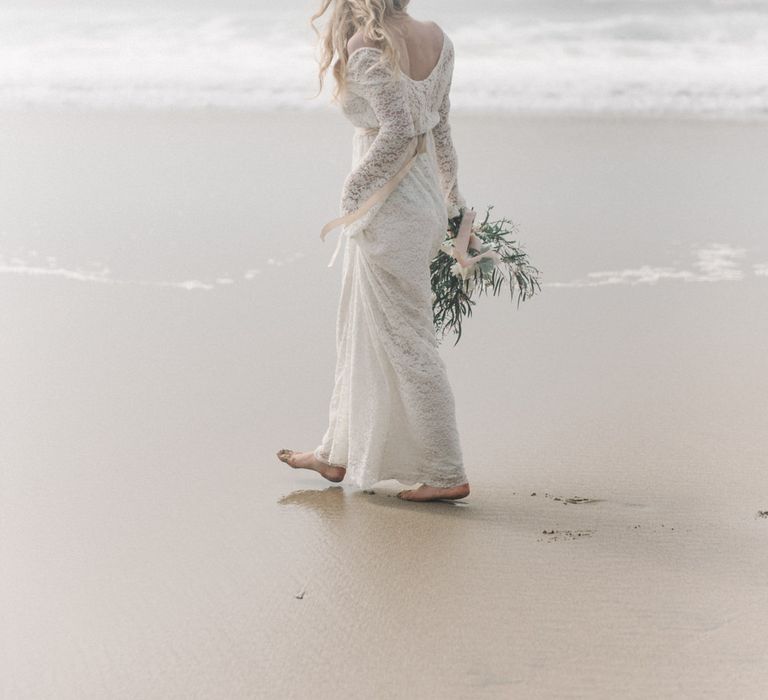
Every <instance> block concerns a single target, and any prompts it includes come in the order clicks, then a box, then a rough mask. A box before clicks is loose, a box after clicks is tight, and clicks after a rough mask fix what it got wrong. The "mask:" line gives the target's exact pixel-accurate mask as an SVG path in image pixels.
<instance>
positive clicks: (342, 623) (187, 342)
mask: <svg viewBox="0 0 768 700" xmlns="http://www.w3.org/2000/svg"><path fill="white" fill-rule="evenodd" d="M0 124H1V125H2V129H0V149H2V156H3V157H2V158H0V212H2V213H1V214H0V216H1V217H2V218H1V219H0V256H2V257H0V314H2V319H3V329H4V331H3V333H2V335H1V336H0V383H1V385H2V387H3V391H2V393H1V394H0V465H2V496H1V497H0V508H1V509H2V513H3V515H2V538H1V539H2V558H3V562H4V570H5V574H6V575H5V576H4V578H3V583H2V601H3V602H2V605H3V611H2V616H3V620H4V625H3V626H4V640H3V641H4V653H3V660H2V664H3V669H2V673H1V674H0V677H1V678H2V681H0V683H2V686H0V687H1V688H2V695H3V697H9V698H54V697H55V698H99V699H101V698H136V697H142V698H169V697H185V698H191V697H194V698H206V699H207V698H253V697H268V698H304V697H308V696H312V697H323V698H325V697H329V698H330V697H376V698H411V697H419V698H421V697H427V698H432V697H434V698H454V697H455V698H467V697H472V698H475V697H477V698H510V697H514V698H554V697H557V698H561V697H574V698H618V697H620V698H648V697H664V698H679V697H691V698H702V697H713V698H734V697H738V698H758V697H761V696H762V694H763V688H764V687H765V684H766V682H768V644H766V641H765V627H766V623H768V584H766V577H765V571H766V569H767V567H768V546H766V544H767V540H768V518H765V517H761V515H760V513H761V512H764V511H766V510H768V476H766V474H767V473H768V472H767V471H766V466H768V465H767V464H766V458H765V455H766V454H768V420H767V419H766V415H768V410H767V409H768V399H766V397H767V396H768V372H766V361H765V347H766V346H768V314H767V313H766V299H767V298H768V276H766V275H764V274H763V273H762V272H761V271H762V270H763V267H762V266H763V265H765V264H766V263H768V245H766V243H765V242H764V234H765V231H766V230H767V229H766V227H767V226H768V205H767V204H766V202H765V200H764V196H763V184H764V179H761V173H764V164H763V158H762V157H761V154H762V153H764V152H765V149H766V146H767V145H768V143H766V142H768V135H766V130H765V127H764V126H760V125H756V124H718V123H714V122H706V123H705V122H667V121H645V122H633V121H609V120H605V121H594V120H579V119H574V120H568V121H563V120H542V121H535V120H514V119H504V118H501V117H480V116H474V117H470V116H461V117H458V116H457V117H456V119H455V126H454V133H455V138H456V143H457V148H458V150H459V158H460V178H461V179H462V180H463V182H465V183H466V185H465V186H464V190H465V193H466V195H467V197H468V199H469V200H470V201H471V202H473V203H475V204H476V205H478V206H482V205H483V204H484V203H485V201H486V200H487V201H488V202H489V203H491V202H493V203H496V211H498V212H499V213H500V214H507V215H510V216H513V217H514V218H516V219H517V220H518V222H519V223H520V225H521V229H522V230H521V237H522V239H523V241H524V242H525V243H526V245H527V248H528V250H529V252H530V254H531V257H532V258H533V259H534V261H535V262H536V263H537V264H538V265H539V266H540V267H541V268H542V270H543V271H544V278H543V279H544V282H545V286H544V291H543V293H542V294H541V295H540V296H539V297H537V298H535V299H533V300H532V301H530V302H526V304H524V305H523V306H522V307H521V308H520V310H518V311H515V310H513V307H512V306H511V305H510V304H509V302H508V301H506V300H503V299H490V300H489V299H485V298H483V299H481V300H480V304H479V306H478V307H477V310H476V311H475V313H474V315H473V317H472V319H471V320H470V321H469V322H468V324H467V326H466V328H465V336H464V338H463V339H462V341H461V342H460V344H459V345H458V346H456V347H453V346H452V343H451V341H449V340H448V341H446V342H444V344H443V346H442V348H441V352H442V353H443V357H444V358H445V361H446V364H447V366H448V370H449V374H450V376H451V378H452V383H453V387H454V392H455V395H456V399H457V414H458V422H459V427H460V430H461V439H462V445H463V447H464V452H465V459H466V463H467V472H468V474H469V477H470V484H471V486H472V493H471V495H470V496H469V498H467V499H466V500H465V501H462V502H456V503H433V504H417V503H406V502H402V501H400V500H398V499H397V498H394V494H395V493H396V491H397V490H398V489H399V488H402V486H401V485H399V484H397V483H396V482H389V481H388V482H382V483H381V484H380V485H379V486H377V487H376V488H375V489H374V492H373V493H366V492H361V491H358V490H356V489H354V488H351V487H348V486H345V485H344V484H342V485H338V486H337V485H331V484H328V483H327V482H324V481H323V480H322V479H321V478H320V477H319V476H317V475H315V474H311V473H309V472H302V471H294V470H291V469H289V468H288V467H287V466H286V465H284V464H282V463H280V462H279V461H278V460H277V458H276V456H275V452H276V451H277V450H278V449H279V448H281V447H290V448H293V449H311V448H312V447H314V446H315V445H316V444H317V441H318V439H319V437H320V436H321V434H322V432H323V430H324V429H325V423H326V420H327V411H328V399H329V396H330V389H331V383H332V380H333V360H334V341H333V338H334V322H335V310H336V303H337V299H338V296H337V295H338V282H339V275H340V261H337V267H335V268H333V269H331V270H329V269H328V268H326V264H327V262H328V260H329V259H330V255H331V253H332V244H333V243H335V240H333V242H332V243H330V242H329V243H326V244H322V243H321V242H320V240H319V227H320V225H322V223H323V222H325V221H326V220H328V219H329V218H332V216H333V215H334V214H335V207H336V203H337V200H338V188H339V186H340V183H341V181H342V179H343V177H344V174H345V173H346V169H347V167H348V165H349V160H350V158H351V144H350V130H349V127H348V126H347V125H346V124H344V122H343V121H342V120H341V118H340V117H338V116H336V115H322V116H318V117H315V118H314V119H312V118H310V117H308V116H306V115H296V114H283V115H257V114H235V113H218V112H212V113H202V112H198V113H190V114H183V113H177V114H151V113H146V114H144V113H136V114H128V113H113V114H108V113H103V114H94V113H92V114H81V115H76V114H72V113H62V114H43V113H31V114H27V115H22V116H20V115H13V114H4V115H2V116H0ZM479 193H484V194H485V196H484V197H483V199H482V202H480V201H478V200H477V198H478V197H479ZM654 278H655V279H656V281H655V282H652V280H653V279H654ZM469 367H473V368H474V369H472V370H471V371H470V370H468V369H467V368H469Z"/></svg>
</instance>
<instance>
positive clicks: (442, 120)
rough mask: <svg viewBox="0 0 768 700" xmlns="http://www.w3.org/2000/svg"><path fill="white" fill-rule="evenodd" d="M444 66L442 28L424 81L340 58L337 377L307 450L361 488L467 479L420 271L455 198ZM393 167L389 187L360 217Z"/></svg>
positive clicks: (447, 53) (364, 53) (447, 64)
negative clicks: (344, 134) (343, 127)
mask: <svg viewBox="0 0 768 700" xmlns="http://www.w3.org/2000/svg"><path fill="white" fill-rule="evenodd" d="M453 64H454V48H453V43H452V42H451V40H450V39H449V37H448V36H447V35H446V34H445V33H444V32H443V46H442V50H441V53H440V58H439V60H438V62H437V64H436V65H435V68H434V69H433V70H432V72H431V73H430V75H429V76H428V77H427V78H425V79H424V80H414V79H412V78H410V77H409V76H407V75H405V74H404V73H401V74H400V75H399V76H397V77H394V72H393V70H392V69H391V67H390V66H389V65H388V64H387V63H386V62H385V59H384V58H383V53H382V52H381V51H380V50H379V49H375V48H372V47H363V48H360V49H357V50H356V51H354V52H353V53H352V55H351V56H350V57H349V61H348V64H347V81H348V85H347V90H346V91H345V93H344V95H343V97H342V111H343V112H344V114H345V115H346V117H347V118H348V119H349V120H350V121H351V122H352V124H353V125H354V126H355V127H356V130H355V134H354V137H353V148H352V151H353V153H352V169H351V171H350V173H349V175H348V176H347V178H346V180H345V182H344V185H343V188H342V196H341V211H342V214H343V215H347V218H349V215H353V216H354V215H356V216H357V218H356V219H355V220H354V221H353V222H351V223H348V224H346V225H344V226H343V227H342V229H341V233H340V238H339V241H338V243H339V245H342V246H343V251H344V257H343V264H342V286H341V298H340V301H339V307H338V313H337V318H336V367H335V381H334V387H333V393H332V396H331V401H330V410H329V424H328V429H327V430H326V432H325V435H324V436H323V438H322V441H321V443H320V445H318V446H317V447H316V448H315V450H314V454H315V456H316V457H317V458H318V459H320V460H321V461H323V462H327V463H330V464H336V465H340V466H346V468H347V472H346V477H345V480H346V481H348V482H350V483H352V484H353V485H356V486H358V487H359V488H361V489H370V487H371V486H373V484H375V483H376V482H378V481H382V480H385V479H396V480H398V481H400V482H402V483H403V484H407V485H411V484H428V485H430V486H437V487H450V486H457V485H459V484H464V483H467V476H466V474H465V472H464V465H463V457H462V450H461V444H460V441H459V435H458V430H457V426H456V416H455V405H454V396H453V392H452V390H451V387H450V384H449V382H448V376H447V374H446V368H445V365H444V363H443V360H442V358H441V357H440V355H439V354H438V344H437V338H436V335H435V329H434V326H433V321H432V290H431V283H430V271H429V267H430V262H431V261H432V259H433V258H434V256H435V255H436V254H437V253H438V250H439V247H440V244H441V243H442V242H443V240H444V238H445V235H446V230H447V226H448V218H449V217H454V216H458V214H459V212H460V208H461V207H464V206H465V202H464V199H463V197H462V196H461V194H460V193H459V189H458V184H457V177H456V175H457V157H456V151H455V148H454V145H453V141H452V138H451V129H450V124H449V121H448V116H449V110H450V98H449V92H450V88H451V81H452V77H453ZM403 172H406V174H405V176H404V177H402V173H403ZM398 173H400V176H401V177H402V179H401V180H400V181H399V184H397V186H396V188H395V189H394V190H393V191H391V192H390V193H389V194H388V195H387V196H386V197H385V198H384V199H383V201H378V202H376V203H375V204H374V205H373V206H371V207H370V208H368V209H367V210H366V211H365V213H364V214H363V215H360V211H361V210H362V209H365V207H364V206H363V205H364V204H365V203H366V202H367V203H368V204H370V202H371V201H372V199H375V198H376V197H375V195H376V193H377V191H380V190H382V188H383V187H384V186H385V185H386V184H387V183H392V181H393V179H394V180H395V181H396V176H397V175H398ZM338 250H339V248H338V247H337V251H338ZM334 258H335V254H334ZM332 262H333V260H331V263H332Z"/></svg>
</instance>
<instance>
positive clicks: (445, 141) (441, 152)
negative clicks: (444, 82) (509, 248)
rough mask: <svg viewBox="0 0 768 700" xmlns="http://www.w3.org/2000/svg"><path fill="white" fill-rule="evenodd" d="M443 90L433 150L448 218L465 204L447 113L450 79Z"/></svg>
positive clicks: (449, 102) (456, 214) (457, 213)
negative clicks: (443, 94) (435, 155)
mask: <svg viewBox="0 0 768 700" xmlns="http://www.w3.org/2000/svg"><path fill="white" fill-rule="evenodd" d="M452 79H453V76H451V78H450V79H449V81H448V87H447V88H446V90H445V96H444V97H443V101H442V103H441V105H440V110H439V111H440V121H439V122H438V124H437V126H435V128H434V129H433V131H432V133H433V134H434V137H435V151H436V154H437V167H438V170H439V172H440V185H441V187H442V190H443V194H444V195H445V204H446V210H447V215H448V218H449V219H452V218H454V217H456V216H459V214H460V211H459V209H460V208H466V206H467V204H466V201H465V200H464V197H463V196H462V194H461V192H459V183H458V166H459V164H458V158H457V156H456V149H455V148H454V145H453V138H452V137H451V124H450V121H449V120H448V115H449V113H450V111H451V98H450V92H451V81H452Z"/></svg>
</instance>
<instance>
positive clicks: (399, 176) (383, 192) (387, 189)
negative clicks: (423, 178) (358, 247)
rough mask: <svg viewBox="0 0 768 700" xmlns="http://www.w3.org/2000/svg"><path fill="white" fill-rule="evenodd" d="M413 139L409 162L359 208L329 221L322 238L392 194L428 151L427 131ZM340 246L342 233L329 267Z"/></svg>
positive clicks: (357, 217) (364, 131)
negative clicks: (413, 145)
mask: <svg viewBox="0 0 768 700" xmlns="http://www.w3.org/2000/svg"><path fill="white" fill-rule="evenodd" d="M378 131H379V130H378V128H373V129H365V130H360V133H364V134H375V133H377V132H378ZM413 140H414V141H415V150H414V152H413V153H412V154H411V157H410V158H408V160H407V162H406V163H405V164H404V165H403V167H402V168H400V170H398V171H397V173H395V175H393V176H392V178H391V179H390V180H388V181H387V182H386V183H385V184H384V185H383V186H382V187H381V188H379V189H378V190H376V192H374V193H373V194H372V195H371V196H370V197H368V199H366V200H365V201H364V202H363V203H362V204H361V205H360V206H359V207H358V208H357V209H355V211H352V212H349V214H346V215H345V216H340V217H339V218H338V219H334V220H333V221H329V222H328V223H327V224H326V225H325V226H323V229H322V231H320V239H321V240H323V241H325V237H326V236H327V235H328V234H329V233H330V232H331V231H333V229H335V228H338V227H339V226H346V225H347V224H351V223H352V222H353V221H357V220H358V219H359V218H360V217H361V216H363V215H364V214H365V213H366V212H368V211H369V210H370V209H371V208H372V207H374V206H376V205H377V204H378V203H379V202H383V201H384V200H385V199H386V198H387V197H389V195H390V194H392V192H394V191H395V190H396V189H397V186H398V185H399V184H400V183H401V182H402V180H403V178H404V177H405V176H406V175H407V174H408V173H409V172H410V171H411V168H412V167H413V165H414V163H415V162H416V158H417V157H418V156H419V155H421V154H422V153H426V152H427V134H426V132H425V133H423V134H418V135H417V136H414V137H413ZM340 248H341V235H339V239H338V241H336V249H335V250H334V251H333V256H332V257H331V261H330V262H329V263H328V267H332V266H333V263H334V261H335V260H336V255H337V254H338V252H339V249H340Z"/></svg>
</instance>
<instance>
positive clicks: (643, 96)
mask: <svg viewBox="0 0 768 700" xmlns="http://www.w3.org/2000/svg"><path fill="white" fill-rule="evenodd" d="M730 7H732V8H736V9H730V10H728V11H727V12H723V11H717V12H714V11H713V12H701V11H697V12H689V13H676V14H674V16H672V17H671V16H670V15H669V13H666V14H664V13H661V12H657V13H655V14H654V13H652V12H638V11H637V3H635V4H634V5H633V12H631V13H623V14H618V15H617V14H613V15H609V16H592V15H590V16H586V17H577V18H574V17H567V18H565V17H547V16H544V15H535V14H534V15H529V16H525V17H523V16H517V17H510V16H506V15H498V16H494V17H486V18H484V20H483V22H482V24H480V23H478V22H474V23H463V22H458V21H455V23H454V24H453V25H452V24H451V22H449V21H446V22H443V26H444V27H445V29H446V31H447V32H448V33H449V35H450V36H451V37H452V39H453V41H454V43H455V45H456V50H457V57H458V58H457V63H456V69H455V76H454V83H453V92H452V104H453V106H454V108H455V109H457V110H460V111H491V112H492V111H505V112H563V111H567V112H587V113H606V112H608V113H610V112H627V113H640V114H647V113H661V114H664V113H681V114H693V115H719V116H735V117H738V116H766V115H768V12H766V11H762V12H761V11H758V9H756V8H755V6H754V5H751V4H736V5H731V6H730ZM316 91H317V79H316V63H315V59H314V35H313V34H312V32H311V31H310V29H309V28H308V26H307V21H306V18H305V17H304V16H299V15H296V14H291V13H290V12H283V13H282V14H278V15H269V16H267V15H265V14H264V13H263V12H261V13H259V12H251V13H242V12H240V13H230V14H226V15H212V14H207V15H206V14H203V13H200V12H197V13H193V12H185V13H180V12H171V11H168V10H164V11H153V12H150V11H146V12H140V13H139V12H107V11H91V12H89V13H88V14H84V13H78V12H74V11H71V10H70V11H64V10H61V11H46V12H45V13H42V12H40V11H38V12H30V11H15V12H11V11H3V12H0V106H1V107H6V108H8V107H11V108H13V107H20V106H30V105H32V106H48V107H51V106H54V107H55V106H73V105H74V106H83V107H93V108H121V107H146V108H176V107H178V108H199V107H225V108H226V107H230V108H244V109H267V110H271V109H283V108H290V109H323V108H328V107H329V106H332V105H331V103H330V99H329V92H330V91H329V90H327V89H326V91H325V94H323V95H322V96H321V97H320V98H319V99H312V98H313V95H314V94H315V92H316Z"/></svg>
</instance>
